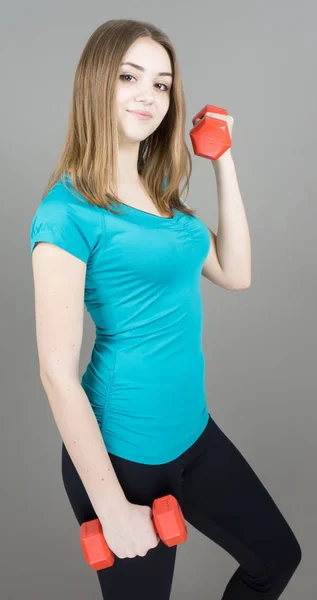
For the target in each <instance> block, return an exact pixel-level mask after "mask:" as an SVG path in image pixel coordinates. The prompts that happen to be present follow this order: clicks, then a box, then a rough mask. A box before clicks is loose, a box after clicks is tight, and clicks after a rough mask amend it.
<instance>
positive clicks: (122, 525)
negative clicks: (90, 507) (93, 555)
mask: <svg viewBox="0 0 317 600" xmlns="http://www.w3.org/2000/svg"><path fill="white" fill-rule="evenodd" d="M99 520H100V522H101V526H102V530H103V536H104V538H105V540H106V542H107V545H108V546H109V548H110V550H112V552H113V553H114V554H115V555H116V556H117V557H118V558H134V557H135V556H145V555H146V554H147V552H148V551H149V550H151V548H156V546H157V545H158V544H159V542H160V537H159V535H158V534H157V533H156V529H155V527H154V524H153V521H152V508H151V507H150V506H146V505H143V504H133V503H131V502H129V501H127V502H125V503H124V505H123V507H121V508H120V510H118V511H116V512H115V513H114V514H113V516H112V517H110V518H109V515H108V517H107V516H104V517H103V518H100V517H99Z"/></svg>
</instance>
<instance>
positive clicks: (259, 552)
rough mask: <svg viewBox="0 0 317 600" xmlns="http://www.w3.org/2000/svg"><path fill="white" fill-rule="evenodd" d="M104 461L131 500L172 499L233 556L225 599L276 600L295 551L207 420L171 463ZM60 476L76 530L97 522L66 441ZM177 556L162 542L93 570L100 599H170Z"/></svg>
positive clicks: (273, 509) (247, 471)
mask: <svg viewBox="0 0 317 600" xmlns="http://www.w3.org/2000/svg"><path fill="white" fill-rule="evenodd" d="M109 456H110V459H111V462H112V465H113V467H114V469H115V472H116V475H117V477H118V480H119V482H120V485H121V487H122V488H123V490H124V493H125V495H126V497H127V500H128V501H129V502H132V503H135V504H144V505H147V506H152V503H153V501H154V500H155V498H159V497H161V496H165V495H166V494H172V495H174V496H175V497H176V499H177V500H178V502H179V504H180V506H181V509H182V512H183V515H184V518H185V519H186V521H187V522H188V523H190V524H191V525H193V527H195V528H196V529H198V530H199V531H200V532H201V533H203V534H204V535H205V536H207V537H208V538H209V539H210V540H212V541H213V542H215V543H216V544H218V545H219V546H221V547H222V548H224V549H225V550H226V551H227V552H229V554H231V556H233V557H234V558H235V559H236V561H237V562H238V563H239V567H238V568H237V570H236V571H235V572H234V573H233V575H232V577H231V579H230V581H229V582H228V584H227V586H226V588H225V591H224V595H223V596H222V598H223V600H238V599H239V600H260V598H261V600H269V599H270V600H273V599H274V600H275V599H276V598H279V596H280V595H281V593H282V592H283V590H284V589H285V587H286V585H287V584H288V582H289V580H290V578H291V577H292V575H293V573H294V571H295V570H296V568H297V566H298V564H299V562H300V561H301V548H300V546H299V543H298V541H297V539H296V537H295V535H294V533H293V531H292V530H291V528H290V527H289V525H288V524H287V522H286V520H285V519H284V517H283V515H282V514H281V512H280V510H279V508H278V507H277V505H276V504H275V503H274V501H273V500H272V498H271V496H270V495H269V493H268V492H267V490H266V488H265V487H264V485H263V484H262V483H261V481H260V480H259V479H258V477H257V475H256V474H255V472H254V471H253V469H252V468H251V466H250V465H249V464H248V462H247V461H246V459H245V458H244V457H243V456H242V454H241V453H240V452H239V450H238V449H237V448H236V447H235V446H234V444H233V443H232V442H231V441H230V440H229V439H228V437H227V436H226V435H225V433H224V432H223V431H222V430H221V429H220V428H219V426H218V425H217V424H216V423H215V421H214V420H213V419H212V418H211V416H210V415H209V421H208V424H207V427H206V428H205V430H204V431H203V433H202V434H201V436H200V437H199V438H198V440H197V441H196V442H195V443H194V444H193V445H192V446H191V447H190V448H188V450H186V451H185V452H184V453H183V454H181V455H180V456H178V457H177V458H176V459H174V460H173V461H170V462H168V463H164V464H160V465H147V464H142V463H137V462H133V461H130V460H126V459H124V458H120V457H118V456H115V455H113V454H111V453H109ZM62 476H63V482H64V486H65V490H66V493H67V495H68V498H69V501H70V503H71V506H72V509H73V511H74V513H75V516H76V518H77V521H78V523H79V525H81V523H83V522H84V521H89V520H90V519H95V518H96V516H97V515H96V513H95V511H94V509H93V507H92V505H91V502H90V500H89V497H88V495H87V493H86V490H85V488H84V486H83V484H82V481H81V479H80V478H79V476H78V473H77V471H76V469H75V467H74V465H73V463H72V461H71V459H70V457H69V455H68V453H67V451H66V448H65V445H64V444H63V448H62ZM78 543H79V541H78ZM185 543H187V544H190V536H189V535H188V538H187V541H186V542H185ZM176 552H177V546H173V547H171V548H169V547H168V546H166V545H165V544H164V543H163V542H161V541H160V542H159V544H158V545H157V546H156V547H155V548H152V549H150V550H149V551H148V553H147V554H146V555H145V556H143V557H141V556H136V557H134V558H124V559H120V558H118V557H115V562H114V565H113V566H112V567H110V568H107V569H102V570H100V571H96V574H97V576H98V580H99V583H100V587H101V591H102V597H103V598H104V599H106V600H122V599H123V598H129V600H149V598H150V599H151V600H168V599H169V598H170V593H171V588H172V581H173V573H174V566H175V558H176ZM84 560H85V559H84V557H83V561H84ZM84 564H86V566H87V569H90V567H89V566H88V565H87V563H86V562H85V563H84ZM211 568H212V565H211ZM207 577H208V574H206V578H207Z"/></svg>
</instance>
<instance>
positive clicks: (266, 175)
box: [0, 0, 317, 600]
mask: <svg viewBox="0 0 317 600" xmlns="http://www.w3.org/2000/svg"><path fill="white" fill-rule="evenodd" d="M1 9H2V10H1V13H2V15H1V16H2V18H1V29H2V31H1V103H2V109H1V117H0V118H1V154H2V156H1V163H0V164H1V188H2V193H1V212H2V218H1V225H0V226H1V236H0V244H1V248H0V252H1V284H2V285H1V288H2V293H1V308H2V311H1V313H2V314H1V405H0V406H1V418H0V455H1V550H0V552H1V560H0V565H1V566H0V581H1V584H0V587H1V600H17V599H18V598H23V600H55V599H56V598H57V597H61V598H63V599H66V598H67V600H87V598H99V597H100V590H99V584H98V582H97V577H96V575H95V573H94V572H93V570H92V569H91V568H89V567H88V565H86V563H85V560H84V557H83V555H82V551H81V548H80V543H79V528H78V524H77V521H76V519H75V517H74V514H73V512H72V509H71V506H70V504H69V501H68V498H67V496H66V493H65V490H64V488H63V483H62V477H61V466H60V459H61V437H60V435H59V432H58V429H57V427H56V424H55V421H54V419H53V415H52V412H51V409H50V406H49V403H48V400H47V397H46V394H45V392H44V389H43V387H42V384H41V381H40V378H39V368H38V356H37V348H36V338H35V315H34V296H33V281H32V268H31V260H30V254H29V228H30V224H31V220H32V218H33V215H34V212H35V210H36V208H37V206H38V203H39V201H40V196H41V194H42V191H43V190H44V188H45V186H46V184H47V181H48V177H49V175H50V173H51V172H52V170H53V168H54V167H55V165H56V162H57V158H58V155H59V153H60V150H61V147H62V144H63V141H64V136H65V133H66V124H67V119H68V113H69V108H70V101H71V93H72V85H73V77H74V73H75V69H76V65H77V62H78V60H79V55H80V53H81V51H82V49H83V47H84V45H85V44H86V41H87V39H88V37H89V36H90V34H91V33H92V32H93V31H94V30H95V29H96V28H97V26H99V25H100V24H101V23H102V22H104V21H107V20H109V19H116V18H132V19H140V20H148V21H151V22H153V23H154V24H156V25H158V26H159V27H161V28H162V29H163V30H164V31H165V32H166V33H167V34H168V35H169V36H170V38H171V40H172V42H173V43H174V45H175V47H176V51H177V54H178V57H179V60H180V65H181V70H182V77H183V85H184V90H185V95H186V102H187V128H186V135H187V143H188V145H189V148H190V150H191V153H192V156H193V174H192V178H191V188H190V194H189V195H188V196H187V201H188V203H189V204H190V205H191V206H192V207H194V208H195V209H196V210H197V214H198V216H200V217H201V218H202V219H203V221H204V222H205V223H206V224H207V225H209V226H210V227H211V228H212V229H214V230H215V231H217V223H218V205H217V190H216V180H215V175H214V172H213V168H212V164H211V163H210V161H208V160H206V159H203V158H200V157H197V156H196V155H194V153H193V149H192V145H191V142H190V138H189V133H188V132H189V130H190V129H191V127H192V121H191V119H192V117H193V116H194V115H195V114H196V113H197V112H198V111H199V110H200V109H201V108H202V107H203V106H204V105H205V104H215V105H218V106H223V107H225V108H227V110H228V111H229V114H231V115H232V116H233V117H234V119H235V122H234V127H233V146H232V155H233V158H234V161H235V165H236V169H237V175H238V180H239V184H240V190H241V193H242V197H243V201H244V204H245V208H246V213H247V217H248V223H249V227H250V233H251V242H252V283H251V287H250V288H249V289H247V290H245V291H242V292H229V291H227V290H224V289H222V288H219V287H217V286H215V285H214V284H212V283H211V282H210V281H208V280H206V279H204V278H202V282H201V285H202V295H203V303H204V334H203V344H204V352H205V360H206V386H207V400H208V408H209V411H210V413H211V415H212V417H213V418H214V419H215V420H216V422H217V423H218V424H219V426H220V427H221V428H223V430H224V432H225V433H226V434H227V435H228V436H229V438H230V439H231V440H232V441H233V442H234V443H235V444H236V445H237V447H238V448H239V450H240V451H241V452H242V454H243V455H244V456H245V457H246V459H247V460H248V461H249V462H250V464H251V466H252V467H253V469H254V470H255V471H256V473H257V475H258V476H259V477H260V479H261V481H262V482H263V483H264V485H265V486H266V487H267V489H268V491H269V493H270V494H271V495H272V497H273V499H274V500H275V502H276V503H277V504H278V506H279V508H280V510H281V511H282V513H283V515H284V516H285V518H286V520H287V521H288V522H289V524H290V526H291V528H292V529H293V530H294V533H295V535H296V536H297V538H298V541H299V543H300V545H301V548H302V552H303V558H302V562H301V564H300V566H299V568H298V570H297V571H296V573H295V575H294V577H293V578H292V580H291V582H290V583H289V585H288V587H287V589H286V591H285V593H284V594H283V597H284V596H285V598H288V599H289V600H298V599H299V598H303V599H305V600H315V599H316V597H317V583H316V544H317V514H316V508H317V477H316V459H317V435H316V430H317V402H316V398H317V386H316V358H317V345H316V333H317V331H316V292H317V286H316V257H317V252H316V225H317V219H316V217H317V210H316V189H317V180H316V172H317V168H316V158H317V157H316V101H317V98H316V90H317V86H316V76H315V74H316V56H317V36H316V21H317V5H316V3H315V2H313V1H312V0H302V1H301V2H295V1H287V0H284V1H278V0H267V1H262V2H261V1H259V0H258V1H256V0H254V1H252V0H239V1H237V0H231V1H230V0H222V1H221V2H213V1H212V0H209V1H208V2H205V1H202V0H201V1H200V2H193V3H188V4H186V5H185V4H184V2H183V1H181V0H178V1H177V2H176V1H175V2H173V3H172V2H170V1H167V0H166V1H164V0H161V1H160V2H154V1H151V0H150V1H149V2H146V3H144V4H143V3H142V2H140V1H139V0H138V1H136V0H129V2H123V1H121V2H115V3H106V2H101V1H100V0H94V1H93V2H88V3H87V2H81V1H79V0H76V1H75V0H72V1H71V0H68V1H66V2H65V1H61V0H56V1H55V2H48V1H47V0H41V1H36V0H29V1H28V2H22V0H20V1H19V2H17V1H14V0H11V1H10V3H9V2H3V1H2V3H1ZM93 342H94V325H93V322H92V321H91V319H90V317H89V315H88V313H87V312H86V311H85V328H84V339H83V346H82V353H81V361H80V367H81V371H80V375H81V374H82V372H83V370H84V368H85V367H86V365H87V363H88V362H89V360H90V354H91V350H92V346H93ZM188 534H189V535H188V541H187V543H186V544H183V545H182V546H180V547H179V549H178V554H177V562H176V568H175V575H174V582H173V588H172V599H173V600H191V599H192V598H194V597H195V598H197V600H198V599H199V598H208V599H211V598H213V599H215V600H216V599H218V598H220V597H221V595H222V593H223V590H224V587H225V584H226V583H227V581H228V580H229V577H231V575H232V573H233V571H234V570H235V569H236V567H237V563H236V561H235V560H234V559H233V558H232V557H231V556H230V555H229V554H227V553H226V552H225V551H224V550H223V549H221V548H220V547H218V546H217V545H216V544H215V543H213V542H212V541H210V540H209V539H207V538H205V537H204V536H203V535H202V534H201V533H200V532H198V531H197V530H195V529H194V528H193V527H191V526H190V525H189V526H188ZM48 584H49V585H48Z"/></svg>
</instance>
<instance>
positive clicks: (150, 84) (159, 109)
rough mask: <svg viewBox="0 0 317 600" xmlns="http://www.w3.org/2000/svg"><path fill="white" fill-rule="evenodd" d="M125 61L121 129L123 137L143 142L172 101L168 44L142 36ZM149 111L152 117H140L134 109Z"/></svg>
mask: <svg viewBox="0 0 317 600" xmlns="http://www.w3.org/2000/svg"><path fill="white" fill-rule="evenodd" d="M125 62H130V63H134V64H136V65H138V66H139V67H142V69H141V68H137V67H133V66H131V65H127V64H125V65H123V64H121V66H120V68H119V73H118V82H117V95H116V99H117V118H118V133H119V140H121V141H127V140H130V141H135V142H141V141H142V140H144V139H145V138H147V137H148V136H149V135H151V133H153V131H155V129H157V127H158V126H159V125H160V123H161V122H162V120H163V119H164V117H165V115H166V113H167V111H168V108H169V104H170V96H171V91H170V89H171V86H172V77H171V76H170V75H168V74H164V75H160V73H172V65H171V61H170V58H169V55H168V53H167V52H166V50H165V48H163V46H161V45H160V44H158V43H157V42H154V41H153V40H151V39H147V38H140V39H138V40H136V42H134V43H133V44H132V46H130V48H129V50H128V51H127V52H126V54H125V55H124V57H123V60H122V63H125ZM136 110H138V111H149V112H150V113H151V115H152V117H151V118H149V119H140V118H139V117H138V116H137V115H135V114H134V113H133V112H130V111H136Z"/></svg>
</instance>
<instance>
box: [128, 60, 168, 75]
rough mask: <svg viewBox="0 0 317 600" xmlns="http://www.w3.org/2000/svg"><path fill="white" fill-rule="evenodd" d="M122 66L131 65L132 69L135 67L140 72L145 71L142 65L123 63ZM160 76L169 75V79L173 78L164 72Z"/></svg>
mask: <svg viewBox="0 0 317 600" xmlns="http://www.w3.org/2000/svg"><path fill="white" fill-rule="evenodd" d="M122 65H130V66H131V67H134V68H135V69H139V71H145V69H144V67H141V65H136V64H135V63H132V62H123V63H121V66H122ZM158 75H168V76H169V77H172V73H166V72H164V71H163V72H162V73H158Z"/></svg>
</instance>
